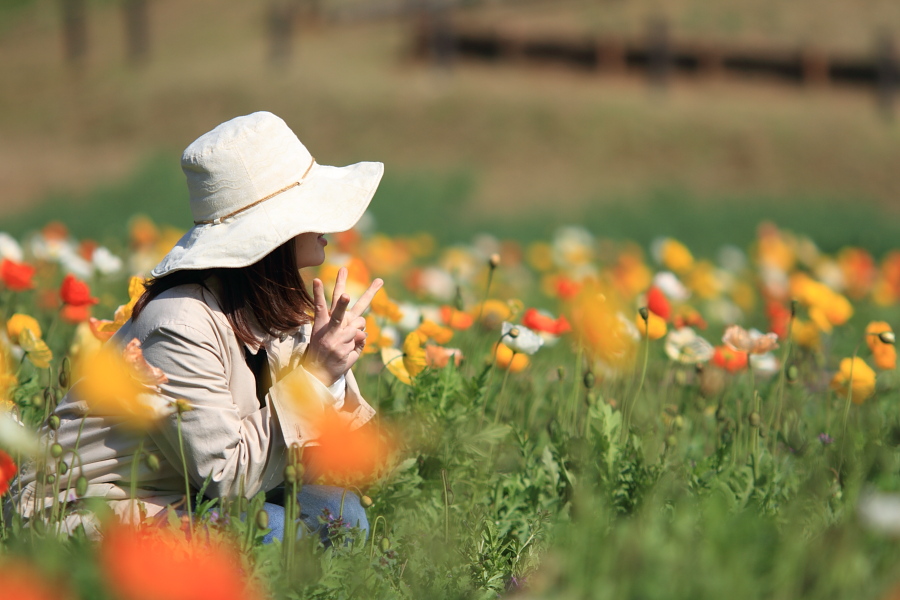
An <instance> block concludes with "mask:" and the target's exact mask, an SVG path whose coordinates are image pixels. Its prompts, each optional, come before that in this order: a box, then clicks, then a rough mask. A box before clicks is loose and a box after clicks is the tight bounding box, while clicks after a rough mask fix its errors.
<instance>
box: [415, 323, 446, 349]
mask: <svg viewBox="0 0 900 600" xmlns="http://www.w3.org/2000/svg"><path fill="white" fill-rule="evenodd" d="M416 331H418V332H419V333H421V334H422V335H423V336H424V337H425V338H427V339H431V340H434V341H435V342H437V343H438V344H446V343H447V342H449V341H450V340H451V338H453V330H452V329H450V328H449V327H441V326H440V325H438V324H437V323H435V322H434V321H432V320H431V319H425V320H424V321H422V323H420V324H419V326H418V328H416Z"/></svg>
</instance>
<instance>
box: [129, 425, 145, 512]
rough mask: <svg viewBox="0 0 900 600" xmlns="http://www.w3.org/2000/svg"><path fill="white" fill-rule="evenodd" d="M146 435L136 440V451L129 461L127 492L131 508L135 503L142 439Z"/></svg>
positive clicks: (142, 449) (142, 448)
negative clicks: (129, 477) (129, 480)
mask: <svg viewBox="0 0 900 600" xmlns="http://www.w3.org/2000/svg"><path fill="white" fill-rule="evenodd" d="M145 439H146V437H144V436H142V437H141V441H140V442H138V447H137V451H135V453H134V458H133V459H132V461H131V487H130V491H129V493H128V498H129V499H130V500H131V508H132V510H133V509H134V508H135V506H136V505H137V502H136V500H137V474H138V466H139V465H140V464H141V454H142V453H143V452H144V440H145Z"/></svg>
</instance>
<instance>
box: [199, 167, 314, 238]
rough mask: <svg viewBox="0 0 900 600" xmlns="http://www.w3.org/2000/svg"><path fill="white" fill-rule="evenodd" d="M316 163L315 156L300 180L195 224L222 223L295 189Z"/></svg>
mask: <svg viewBox="0 0 900 600" xmlns="http://www.w3.org/2000/svg"><path fill="white" fill-rule="evenodd" d="M314 164H316V159H315V157H313V159H312V162H311V163H309V166H308V167H306V171H304V172H303V175H301V176H300V180H299V181H295V182H294V183H292V184H290V185H287V186H285V187H283V188H281V189H280V190H278V191H277V192H272V193H271V194H269V195H268V196H266V197H265V198H260V199H259V200H257V201H256V202H251V203H250V204H248V205H247V206H242V207H241V208H239V209H237V210H236V211H234V212H230V213H228V214H227V215H223V216H221V217H216V218H215V219H211V220H209V221H194V225H218V224H219V223H222V222H223V221H224V220H225V219H230V218H231V217H233V216H235V215H237V214H240V213H242V212H244V211H245V210H250V209H251V208H253V207H254V206H256V205H257V204H262V203H263V202H265V201H266V200H271V199H272V198H274V197H275V196H277V195H278V194H283V193H284V192H286V191H288V190H290V189H293V188H295V187H297V186H298V185H302V184H303V180H304V179H306V176H307V175H308V174H309V171H310V169H312V168H313V165H314Z"/></svg>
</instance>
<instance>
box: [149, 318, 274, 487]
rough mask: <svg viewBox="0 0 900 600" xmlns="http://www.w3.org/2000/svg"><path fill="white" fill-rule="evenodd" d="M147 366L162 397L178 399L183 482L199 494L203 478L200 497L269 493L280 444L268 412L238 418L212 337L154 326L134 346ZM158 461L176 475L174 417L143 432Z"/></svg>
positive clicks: (220, 350)
mask: <svg viewBox="0 0 900 600" xmlns="http://www.w3.org/2000/svg"><path fill="white" fill-rule="evenodd" d="M142 347H143V351H144V356H145V358H146V359H147V361H148V362H149V363H150V364H151V365H153V366H156V367H159V368H160V369H162V371H163V372H164V373H165V374H166V376H167V377H168V379H169V381H168V383H165V384H163V385H162V386H161V390H162V393H163V394H164V396H166V397H168V398H169V399H171V400H185V401H187V403H188V404H189V405H190V407H191V410H189V411H187V412H184V413H183V414H182V415H181V436H180V437H181V442H182V443H183V445H184V458H185V461H186V464H187V471H188V477H189V479H190V482H191V484H192V486H193V487H194V488H195V489H199V488H200V487H201V486H202V485H203V483H204V481H205V480H206V478H207V477H211V480H210V483H209V486H208V488H207V491H206V494H207V495H208V496H210V497H216V496H220V497H229V498H233V497H236V496H238V495H239V494H241V492H243V494H244V495H245V496H247V497H249V496H252V495H253V494H255V493H257V492H258V491H260V490H269V489H271V488H273V487H275V486H276V485H278V484H279V483H280V482H281V481H282V479H283V471H284V465H285V444H284V438H283V437H282V435H280V431H279V430H278V427H279V425H278V423H277V419H276V418H273V415H271V414H270V408H269V407H270V406H271V404H269V405H267V406H266V407H264V408H259V409H257V410H255V411H252V412H250V413H249V414H244V415H242V414H241V411H240V409H239V406H238V405H237V404H236V402H235V400H234V398H233V397H232V390H231V389H230V387H229V377H228V371H229V369H230V368H231V367H232V366H229V365H226V360H227V358H226V357H227V356H228V355H227V352H226V349H225V348H224V347H223V345H222V343H221V342H220V341H219V339H218V338H217V337H216V336H215V335H214V334H213V333H212V332H205V331H202V330H200V328H194V327H191V326H190V325H188V324H185V323H182V322H171V323H166V324H163V325H160V326H158V327H156V328H154V329H153V330H152V331H151V332H149V334H148V335H147V337H146V339H145V340H144V341H143V343H142ZM150 437H151V438H152V439H153V441H154V442H155V443H156V445H157V446H158V448H159V450H160V452H161V453H162V454H163V455H164V457H165V458H166V460H167V461H168V462H169V463H170V464H171V465H172V466H173V467H174V468H175V470H176V471H178V472H182V470H183V468H182V462H181V451H180V443H179V432H178V419H177V415H172V416H170V417H169V418H167V419H166V420H165V421H163V423H161V425H160V427H159V428H158V429H156V430H154V431H152V432H151V433H150Z"/></svg>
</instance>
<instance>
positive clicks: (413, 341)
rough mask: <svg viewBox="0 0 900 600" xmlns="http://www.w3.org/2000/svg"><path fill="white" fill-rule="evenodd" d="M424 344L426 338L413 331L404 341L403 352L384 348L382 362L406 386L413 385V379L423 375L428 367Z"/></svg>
mask: <svg viewBox="0 0 900 600" xmlns="http://www.w3.org/2000/svg"><path fill="white" fill-rule="evenodd" d="M424 344H425V338H424V337H423V336H422V334H420V333H419V332H417V331H413V332H412V333H410V334H409V335H407V336H406V339H405V340H404V341H403V350H399V349H397V348H383V349H382V350H381V360H382V361H383V362H384V366H385V367H387V370H388V371H390V372H391V373H392V374H393V375H394V377H396V378H397V379H399V380H400V381H401V382H403V383H405V384H406V385H411V384H412V378H413V377H415V376H416V375H418V374H419V373H421V372H422V371H423V370H424V369H425V367H426V366H427V365H428V359H427V357H426V353H425V348H424V347H423V345H424Z"/></svg>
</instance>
